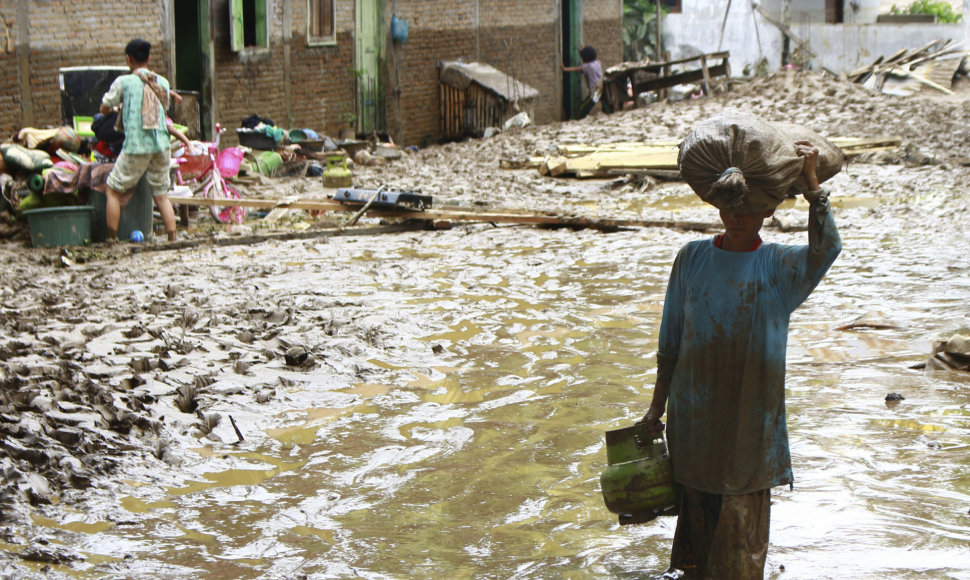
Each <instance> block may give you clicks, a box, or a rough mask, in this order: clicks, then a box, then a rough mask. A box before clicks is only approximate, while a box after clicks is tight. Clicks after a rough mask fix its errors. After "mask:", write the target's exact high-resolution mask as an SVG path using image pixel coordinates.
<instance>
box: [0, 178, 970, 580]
mask: <svg viewBox="0 0 970 580" xmlns="http://www.w3.org/2000/svg"><path fill="white" fill-rule="evenodd" d="M899 171H907V172H911V174H910V179H911V180H912V181H914V182H919V183H921V184H922V187H920V188H919V189H918V190H915V189H914V190H902V191H900V190H898V189H894V190H891V191H890V190H887V189H884V188H882V187H881V184H882V183H884V182H887V181H889V180H892V179H895V177H894V175H892V174H893V173H894V172H899ZM919 172H924V173H919ZM948 179H952V180H955V181H958V180H960V179H961V178H960V177H959V176H954V177H947V174H946V172H944V171H941V170H939V169H936V168H910V169H901V168H900V167H898V166H896V167H878V168H876V167H870V168H866V167H857V168H856V170H855V171H852V170H850V171H849V173H848V174H843V175H840V176H837V178H836V179H834V180H833V182H832V189H833V191H834V193H833V197H834V198H835V199H836V206H837V207H836V210H835V211H836V219H837V222H838V224H839V226H840V231H841V234H842V237H843V243H844V251H843V253H842V255H841V256H840V258H839V259H838V261H837V262H836V263H835V265H834V266H833V268H832V269H831V270H830V272H829V274H828V275H827V277H826V278H825V280H824V281H823V282H822V284H821V285H820V286H819V287H818V289H817V290H816V291H815V293H814V294H813V295H812V296H811V297H810V298H809V300H808V301H807V302H806V303H805V304H804V305H803V306H802V307H801V308H800V309H799V310H798V311H797V312H796V313H795V314H794V317H793V320H792V325H791V333H790V339H789V351H788V380H787V403H788V405H787V406H788V422H789V432H790V434H791V435H790V436H791V445H792V456H793V463H794V473H795V488H794V491H790V490H788V489H787V488H777V489H775V490H774V491H773V496H772V497H773V502H772V521H771V547H770V550H769V554H768V565H767V567H766V569H767V572H766V577H770V578H791V579H825V578H838V579H845V578H952V579H970V514H968V510H970V375H967V374H966V373H959V372H954V371H938V372H926V371H923V370H917V369H912V368H910V367H911V366H913V365H915V364H918V363H921V362H924V361H925V360H926V359H927V358H928V357H929V355H930V353H931V352H932V345H933V342H934V341H935V340H938V339H945V338H948V337H949V336H951V335H952V334H955V333H959V332H967V331H968V329H970V319H968V308H967V304H970V265H968V261H967V251H968V245H967V240H968V239H970V219H968V217H970V212H968V210H967V202H966V200H965V199H963V198H959V199H956V198H955V197H954V196H953V194H952V192H953V190H954V188H956V187H958V185H957V183H955V182H954V183H950V182H948V181H947V180H948ZM651 196H652V198H651V199H652V201H651V202H650V203H649V204H644V202H643V199H637V200H632V199H631V200H627V201H625V202H624V201H622V200H620V201H617V200H614V203H629V204H633V203H636V204H638V207H637V211H639V212H642V213H643V215H651V214H652V215H682V216H690V217H693V216H700V218H701V219H706V220H707V221H710V222H711V223H712V224H713V223H715V222H716V213H715V211H714V210H712V209H710V208H708V207H706V206H703V204H701V203H700V202H699V201H697V200H696V199H695V198H693V197H692V195H691V194H690V193H689V190H687V189H686V187H684V186H683V185H682V184H680V185H676V184H674V185H670V186H667V187H665V188H661V189H659V190H657V191H655V192H652V193H651ZM779 214H780V215H782V216H785V217H789V218H791V220H792V221H794V222H795V223H804V218H805V215H804V214H805V205H804V202H800V203H797V204H792V202H786V205H785V206H784V207H783V208H782V209H781V210H779ZM705 235H709V234H708V233H699V232H685V231H675V230H670V229H659V228H643V229H631V230H625V231H620V232H616V233H600V232H595V231H571V230H568V229H560V230H545V229H539V228H533V227H519V226H499V227H493V226H491V225H488V224H476V225H469V226H463V227H456V228H454V229H451V230H446V231H435V232H433V231H422V232H405V233H395V234H384V235H374V236H343V237H334V238H319V239H306V240H298V241H285V242H284V241H271V242H266V243H261V244H255V245H244V246H229V247H223V248H219V247H202V248H191V249H187V250H181V251H177V252H173V251H160V252H145V253H142V254H136V255H133V256H131V257H126V258H124V259H123V260H122V261H119V262H115V263H107V264H106V263H90V264H78V265H74V266H72V267H69V268H60V269H51V271H50V273H49V278H50V279H49V281H48V282H46V283H47V284H48V285H49V287H48V292H50V293H51V294H53V295H54V297H49V298H48V300H47V301H46V302H47V303H48V304H47V305H48V307H49V310H51V311H53V314H51V315H50V316H49V317H48V318H47V319H45V320H44V321H41V322H38V323H37V324H36V326H35V327H33V328H32V329H31V330H32V331H33V332H34V333H35V335H37V336H40V337H44V336H49V335H56V336H58V337H60V338H59V340H61V341H62V342H65V341H68V340H69V339H70V337H72V336H73V337H74V340H75V342H78V341H79V342H80V343H81V344H78V345H76V346H75V348H76V349H78V351H79V352H83V353H84V354H83V355H81V357H80V358H81V360H83V361H86V365H87V369H86V371H85V372H86V373H87V376H89V377H93V378H97V380H100V381H103V382H106V383H110V384H119V383H121V382H122V381H125V380H130V378H131V377H132V371H131V369H132V368H136V369H139V370H140V372H139V373H137V374H138V376H139V377H140V378H139V380H138V381H135V382H132V383H131V384H132V386H133V388H132V394H133V395H134V394H137V395H138V396H139V397H140V400H142V401H143V402H145V404H146V405H147V406H148V407H149V408H150V409H151V410H152V412H153V413H154V414H155V416H156V417H158V418H159V421H161V423H162V424H164V426H165V427H164V428H162V429H157V430H156V431H154V432H153V431H152V430H151V429H146V430H144V432H140V431H139V432H138V433H141V434H140V435H138V437H140V440H141V441H144V442H145V444H146V446H147V447H148V448H150V449H153V451H152V452H144V453H141V454H140V455H139V453H138V451H137V450H136V451H131V452H129V453H128V454H125V455H123V456H119V465H117V467H116V470H115V471H114V472H113V474H112V475H111V477H110V478H109V480H108V481H107V482H104V483H101V482H99V483H97V484H96V485H94V486H92V487H91V488H89V489H87V490H84V491H81V492H75V495H74V496H72V498H71V502H70V503H68V502H59V501H57V500H56V499H55V501H54V502H53V504H52V505H38V506H37V507H36V508H35V509H34V510H33V511H32V512H31V513H30V514H29V516H28V517H29V518H30V523H32V525H33V526H34V527H33V532H31V534H29V535H27V536H26V537H25V540H26V541H31V540H35V541H36V540H39V539H42V540H43V543H45V545H46V546H48V548H50V547H51V546H54V547H57V548H58V549H60V550H61V551H62V552H66V553H69V554H72V555H73V557H72V558H67V559H65V561H63V563H60V564H51V563H49V562H47V563H44V562H33V561H23V562H20V564H19V566H20V570H21V571H26V573H28V574H38V575H64V576H68V577H78V578H88V577H90V578H94V577H149V576H153V577H159V578H198V577H213V578H216V577H217V578H295V577H301V576H307V577H313V578H358V577H359V578H652V577H656V576H657V575H659V574H660V573H662V572H663V571H664V570H665V569H666V566H667V558H668V555H669V549H670V543H671V539H672V536H673V527H674V523H675V520H674V518H671V517H665V518H660V519H658V520H655V521H653V522H651V523H648V524H644V525H636V526H622V527H621V526H620V525H618V523H617V521H616V518H615V516H613V515H612V514H610V513H609V512H608V511H607V510H606V508H605V506H604V504H603V500H602V496H601V495H600V489H599V476H600V472H601V471H602V470H603V469H604V467H605V466H606V452H605V447H604V441H603V433H604V432H605V431H607V430H610V429H616V428H619V427H623V426H627V425H630V424H632V423H633V422H634V421H636V420H637V419H639V418H640V417H641V416H642V415H643V413H644V412H645V411H646V408H647V405H648V403H649V400H650V394H651V389H652V385H653V380H654V376H655V370H656V369H655V354H656V347H657V335H658V330H659V319H660V314H661V310H662V305H663V296H664V290H665V285H666V279H667V275H668V273H669V268H670V265H671V263H672V261H673V258H674V256H675V254H676V251H677V250H678V248H679V247H680V246H681V245H682V244H684V243H685V242H687V241H689V240H692V239H697V238H698V237H699V236H705ZM763 235H764V237H765V238H766V240H767V241H768V242H781V243H804V240H805V239H806V234H805V232H804V231H791V232H783V231H780V230H778V229H766V230H765V231H764V232H763ZM132 273H139V276H143V277H139V276H133V275H132ZM77 288H84V289H85V290H84V292H83V294H81V295H78V293H77V291H76V289H77ZM57 296H60V297H61V298H57ZM3 298H4V308H5V309H6V311H7V312H8V313H9V312H27V311H29V310H30V309H31V308H33V307H34V306H32V305H31V304H30V303H29V302H28V301H27V300H26V299H24V298H22V297H20V296H19V295H17V294H14V293H11V292H5V295H4V296H3ZM68 311H70V312H68ZM857 319H858V320H861V321H863V322H867V323H866V324H862V325H860V326H856V327H854V328H850V329H844V330H839V328H840V327H842V326H843V325H846V324H847V323H850V322H852V321H856V320H857ZM72 320H73V321H74V323H73V324H71V323H70V322H71V321H72ZM868 323H872V324H868ZM73 328H77V329H80V331H82V334H78V331H77V330H72V329H73ZM72 333H73V334H72ZM302 349H305V350H302ZM285 353H289V357H287V356H284V355H285ZM301 353H302V354H301ZM34 356H35V357H36V358H37V359H39V360H42V359H43V353H42V352H41V353H39V354H35V355H34ZM304 356H305V357H306V360H305V361H303V362H302V363H300V359H302V358H303V357H304ZM156 358H158V359H161V360H162V361H163V363H164V364H163V365H162V367H158V366H157V365H152V364H149V363H138V362H137V361H140V360H147V359H156ZM294 358H295V359H297V360H293V359H294ZM288 363H290V364H288ZM297 363H300V364H297ZM25 364H31V363H29V361H25ZM33 364H39V363H38V362H37V360H35V361H34V363H33ZM188 386H192V387H193V388H195V389H196V390H197V392H198V397H197V401H196V403H197V404H198V410H197V411H196V410H190V412H183V411H181V410H180V409H179V408H178V405H177V402H176V399H177V397H178V389H180V388H182V389H183V390H184V389H185V388H186V387H188ZM890 393H898V394H901V395H903V396H904V397H905V398H904V399H903V400H901V401H898V402H887V401H886V396H887V394H890ZM62 410H63V409H62ZM215 415H218V416H220V417H221V420H220V421H218V422H216V420H215V419H213V417H214V416H215ZM230 417H231V419H230ZM233 423H234V424H235V427H236V428H238V430H239V433H240V434H241V435H242V436H243V437H244V440H243V441H239V440H238V439H239V437H238V435H237V434H236V430H235V428H234V426H233ZM156 428H157V425H156ZM136 431H137V430H136ZM136 431H133V433H135V432H136ZM153 433H154V434H153ZM159 434H163V435H164V436H163V435H159ZM0 549H3V550H4V551H7V552H8V554H16V553H19V552H21V551H23V550H24V549H25V546H24V544H23V543H20V542H12V541H9V538H8V539H7V540H4V541H0Z"/></svg>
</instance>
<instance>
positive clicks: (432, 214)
mask: <svg viewBox="0 0 970 580" xmlns="http://www.w3.org/2000/svg"><path fill="white" fill-rule="evenodd" d="M169 200H171V202H172V203H175V204H184V205H197V206H210V205H223V206H224V205H227V204H226V203H225V201H224V200H214V199H207V198H196V197H169ZM232 205H239V206H243V207H258V208H273V207H287V208H290V209H309V210H320V211H343V212H356V211H359V210H360V208H361V207H362V206H363V205H364V204H362V203H355V204H343V203H340V202H335V201H333V200H309V199H306V200H298V201H291V202H288V203H284V204H280V203H278V202H277V201H276V200H269V199H238V200H234V202H233V204H232ZM367 213H368V215H370V216H371V217H386V218H397V219H400V220H422V221H432V222H458V221H463V222H486V223H509V224H522V225H534V226H547V227H568V228H574V229H596V230H602V231H616V230H619V229H624V228H647V227H656V228H670V229H676V230H686V231H701V232H706V231H716V230H718V229H720V228H721V227H722V226H721V224H719V223H715V222H694V221H679V220H643V219H614V218H602V219H600V218H588V217H582V216H572V215H560V214H554V213H536V212H527V211H517V210H512V209H499V210H494V211H467V210H453V209H437V210H426V211H400V210H393V209H382V208H377V209H374V208H371V209H369V210H368V211H367ZM766 227H767V226H766Z"/></svg>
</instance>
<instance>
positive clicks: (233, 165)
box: [216, 147, 246, 177]
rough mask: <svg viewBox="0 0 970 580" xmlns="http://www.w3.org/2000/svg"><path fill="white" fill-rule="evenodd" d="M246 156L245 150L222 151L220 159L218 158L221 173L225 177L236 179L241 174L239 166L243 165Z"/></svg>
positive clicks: (217, 162)
mask: <svg viewBox="0 0 970 580" xmlns="http://www.w3.org/2000/svg"><path fill="white" fill-rule="evenodd" d="M245 155H246V154H245V153H244V152H243V150H242V149H240V148H238V147H226V148H225V149H223V150H222V151H220V152H219V157H218V158H216V165H217V166H218V167H219V173H220V174H221V175H222V176H223V177H235V176H236V174H237V173H239V166H240V164H242V160H243V157H244V156H245Z"/></svg>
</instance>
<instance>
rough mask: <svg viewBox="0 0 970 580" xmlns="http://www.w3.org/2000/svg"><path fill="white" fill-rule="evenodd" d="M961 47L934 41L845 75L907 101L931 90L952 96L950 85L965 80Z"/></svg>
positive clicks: (876, 61) (874, 89)
mask: <svg viewBox="0 0 970 580" xmlns="http://www.w3.org/2000/svg"><path fill="white" fill-rule="evenodd" d="M960 44H962V43H952V44H951V41H950V40H949V39H947V40H936V41H934V42H931V43H930V44H927V45H926V46H924V47H922V48H918V49H905V48H904V49H900V50H899V51H897V52H896V53H895V54H893V55H891V56H890V57H888V58H884V57H881V56H880V57H879V58H877V59H876V60H875V61H874V62H873V63H872V64H871V65H869V66H867V67H863V68H860V69H856V70H854V71H852V72H850V73H848V75H846V76H847V78H848V79H849V80H851V81H853V82H856V83H860V84H862V85H863V86H864V87H866V88H868V89H870V90H872V91H879V92H882V93H884V94H887V95H895V96H900V97H908V96H910V95H913V94H915V93H918V92H920V91H922V90H924V89H927V88H930V89H933V90H936V91H939V92H942V93H944V94H947V95H952V94H953V90H952V86H953V81H954V80H955V79H956V78H959V76H960V75H963V76H966V75H967V73H968V65H967V63H966V60H965V59H966V57H967V55H970V51H968V50H966V49H963V48H958V46H959V45H960Z"/></svg>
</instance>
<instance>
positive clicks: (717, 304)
mask: <svg viewBox="0 0 970 580" xmlns="http://www.w3.org/2000/svg"><path fill="white" fill-rule="evenodd" d="M795 147H796V149H797V155H799V156H801V157H803V158H804V165H803V169H802V177H803V178H804V181H805V184H806V185H807V187H808V189H810V190H811V191H810V192H808V193H806V194H805V198H806V199H807V200H808V202H809V229H808V239H809V244H808V245H807V246H786V245H780V244H762V241H761V237H760V235H759V232H760V230H761V226H762V224H763V221H764V219H765V218H767V217H770V216H771V215H772V213H773V212H774V210H768V211H759V212H756V213H732V212H730V211H725V210H721V213H720V215H721V221H722V222H723V223H724V233H723V234H720V235H718V236H716V237H715V238H713V239H706V240H698V241H694V242H690V243H688V244H687V245H685V246H684V247H683V248H681V250H680V252H679V253H678V255H677V258H676V260H675V261H674V265H673V269H672V271H671V274H670V280H669V282H668V286H667V295H666V299H665V302H664V310H663V319H662V322H661V327H660V344H659V349H658V352H657V382H656V386H655V388H654V392H653V400H652V402H651V404H650V409H649V411H647V414H646V416H645V417H644V418H643V419H642V422H646V423H648V424H649V425H650V426H651V427H652V428H653V430H655V431H657V432H659V431H660V430H662V429H663V428H664V425H663V423H661V422H660V418H661V417H662V416H663V414H664V408H665V407H667V406H668V404H669V407H668V409H667V417H668V426H667V432H668V439H669V444H670V456H671V460H672V463H673V472H674V481H675V483H676V487H677V490H678V499H679V511H678V518H677V530H676V532H675V534H674V542H673V548H672V550H671V555H670V567H671V568H672V569H676V570H682V571H684V573H685V575H684V576H683V577H684V578H704V579H708V578H710V579H716V580H725V579H731V580H744V579H759V580H760V579H761V578H762V577H763V575H764V566H765V559H766V556H767V552H768V516H769V501H770V500H769V492H770V488H772V487H774V486H776V485H784V484H789V485H791V484H792V481H793V480H792V469H791V458H790V455H789V449H788V429H787V426H786V424H785V390H784V389H785V351H786V345H787V339H788V322H789V317H790V315H791V313H792V312H793V311H794V310H795V308H797V307H798V305H800V304H801V303H802V302H803V301H804V300H805V299H806V298H807V297H808V295H809V294H810V293H811V292H812V290H813V289H814V288H815V286H816V285H818V283H819V282H820V281H821V280H822V277H823V276H824V275H825V272H826V271H827V270H828V269H829V266H831V265H832V263H833V262H834V261H835V258H836V257H837V256H838V254H839V252H840V250H841V248H842V243H841V240H840V238H839V234H838V231H837V230H836V227H835V221H834V220H833V218H832V215H831V214H830V213H829V204H828V195H827V193H825V192H823V191H821V190H820V189H819V181H818V176H817V174H816V165H817V161H818V154H819V152H818V149H817V148H816V147H814V146H813V145H812V144H811V143H810V142H808V141H798V142H797V143H796V144H795ZM714 187H724V188H735V189H738V188H741V189H742V190H745V191H746V188H747V186H746V185H745V182H744V175H743V173H742V172H741V170H740V169H738V168H734V167H731V168H728V169H726V170H725V171H724V172H723V173H722V174H721V175H720V177H719V178H718V180H717V182H716V183H715V184H714ZM712 189H713V188H712ZM742 210H743V208H742ZM668 396H669V401H668Z"/></svg>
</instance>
